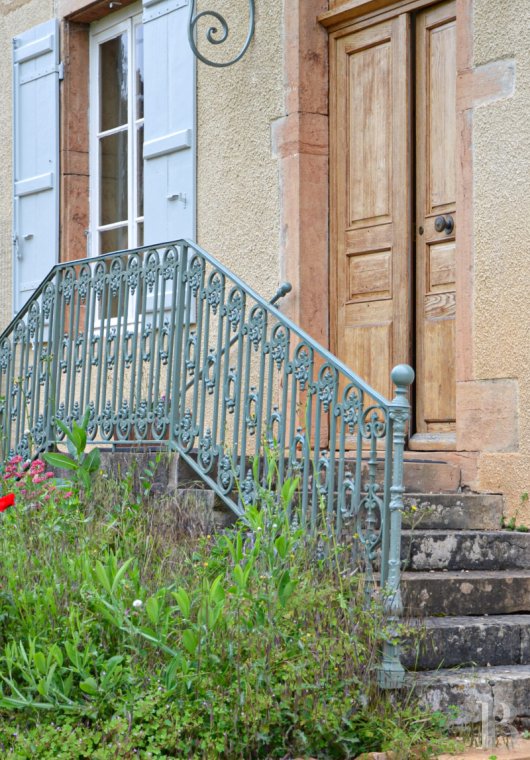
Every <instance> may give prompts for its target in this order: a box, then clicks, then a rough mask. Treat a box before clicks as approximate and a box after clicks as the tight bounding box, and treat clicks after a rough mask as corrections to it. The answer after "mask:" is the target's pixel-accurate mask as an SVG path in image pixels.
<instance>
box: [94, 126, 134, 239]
mask: <svg viewBox="0 0 530 760" xmlns="http://www.w3.org/2000/svg"><path fill="white" fill-rule="evenodd" d="M100 172H101V174H100V182H101V191H100V192H101V196H100V217H101V221H100V224H115V223H116V222H123V221H126V220H127V218H128V208H127V132H118V133H117V134H115V135H109V136H108V137H102V138H101V140H100Z"/></svg>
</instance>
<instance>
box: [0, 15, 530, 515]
mask: <svg viewBox="0 0 530 760" xmlns="http://www.w3.org/2000/svg"><path fill="white" fill-rule="evenodd" d="M402 4H403V6H404V7H405V8H406V9H410V10H414V9H415V8H417V7H421V6H422V5H424V4H425V3H423V2H421V1H420V0H407V2H403V3H402ZM215 5H216V3H215V0H212V2H210V3H209V6H210V7H212V8H213V7H215ZM231 5H232V4H231ZM238 5H239V4H238ZM391 5H392V3H391V2H390V0H329V2H328V0H300V1H299V2H295V0H292V1H291V0H286V1H285V2H282V0H268V2H266V3H261V2H257V3H256V6H257V7H256V14H257V16H256V35H255V38H254V41H253V42H252V45H251V47H250V49H249V51H248V53H247V55H246V56H245V58H244V59H243V60H242V61H241V62H240V63H239V64H237V65H235V66H233V67H231V68H228V69H220V70H216V69H210V68H208V67H205V66H203V65H202V64H198V80H197V81H198V91H197V109H198V111H197V113H198V118H197V124H198V145H197V159H198V167H197V231H198V234H197V237H198V242H199V243H200V244H201V245H203V246H204V247H205V248H206V250H208V251H210V252H211V253H213V254H214V255H215V256H217V257H218V258H220V259H221V260H222V261H223V263H225V264H226V265H227V266H229V267H230V268H231V269H232V270H234V271H235V272H236V273H237V274H238V275H240V276H243V277H244V279H245V280H246V281H247V282H248V283H249V284H250V285H251V286H252V287H254V288H255V289H257V290H258V291H259V292H260V293H262V294H264V295H265V296H270V295H271V294H272V293H273V292H274V291H275V289H276V287H277V285H278V283H279V281H280V280H282V279H289V280H290V281H291V282H292V283H293V291H292V293H291V295H290V296H289V297H288V298H287V299H286V300H285V309H286V310H287V311H288V313H289V314H290V316H292V317H293V319H295V321H297V322H298V323H299V324H300V325H301V326H302V327H303V328H305V329H306V330H308V331H309V332H310V333H312V334H313V335H314V336H315V337H316V338H318V339H319V340H320V341H321V342H323V343H324V344H325V345H327V344H328V341H329V296H328V255H329V254H328V217H329V214H328V207H327V204H328V185H329V183H328V63H327V31H326V29H325V27H324V26H323V25H322V24H319V23H318V22H317V17H318V16H319V15H322V14H325V13H326V12H328V13H329V12H332V11H340V13H341V14H342V15H341V17H340V18H341V19H342V21H341V23H346V22H347V19H348V17H349V16H350V15H351V14H357V15H358V14H359V13H360V12H361V11H363V12H366V13H381V14H382V13H384V12H385V11H386V10H387V9H388V7H389V6H391ZM108 6H109V3H100V2H98V3H95V2H90V3H88V2H87V1H86V0H5V1H4V2H3V3H2V6H1V8H0V41H1V42H2V45H1V50H2V51H3V52H2V53H1V56H2V59H1V63H2V69H1V70H2V71H3V72H4V77H3V80H4V81H3V86H2V88H1V93H2V94H1V96H0V97H1V98H2V102H1V104H2V113H3V114H4V118H3V119H2V123H1V125H0V160H1V163H2V167H3V174H2V182H1V183H0V225H1V227H0V229H1V233H0V282H2V298H1V299H0V327H3V326H5V325H6V324H7V322H8V321H9V319H10V316H11V292H10V282H11V257H12V248H11V226H12V225H11V214H12V199H11V194H12V190H11V186H12V176H11V166H12V158H11V150H12V145H11V112H12V109H11V100H12V90H11V75H10V72H11V38H12V37H13V35H15V34H17V33H20V32H21V31H23V30H25V29H27V28H29V27H31V26H33V25H35V24H37V23H40V22H43V21H46V20H47V19H49V18H51V17H53V16H54V15H55V16H56V17H58V18H59V19H61V20H64V19H65V18H68V17H69V16H71V15H72V14H73V13H75V12H78V11H79V10H80V9H83V8H85V7H90V8H92V7H94V9H96V10H95V11H94V12H96V11H97V13H99V14H100V15H101V13H102V12H108V11H109V8H108ZM337 18H338V17H337ZM339 21H340V19H339ZM230 22H231V24H233V25H234V26H233V34H234V35H235V36H236V37H239V36H240V35H241V34H243V36H244V26H245V24H246V3H241V8H240V9H238V10H237V12H234V13H233V15H232V16H231V18H230ZM529 23H530V7H529V6H528V3H527V1H526V0H496V1H495V2H491V0H457V28H458V52H457V55H458V72H459V74H458V84H457V112H458V119H459V122H458V125H459V130H458V132H459V155H458V173H459V175H458V176H459V209H460V210H459V215H460V216H459V220H458V225H459V226H458V230H459V234H458V237H457V247H458V249H457V250H458V253H457V261H458V265H457V270H458V271H457V303H458V309H457V443H456V450H455V451H454V452H450V453H444V457H445V459H447V460H449V461H451V462H453V463H455V464H458V465H459V466H461V467H462V472H463V476H462V483H463V485H467V486H469V487H471V488H474V489H478V490H489V491H495V492H504V493H505V494H506V495H507V496H508V505H509V511H510V513H512V514H513V513H514V511H515V510H516V509H517V508H518V506H519V502H520V498H521V494H522V493H523V492H525V491H527V490H529V489H530V474H529V473H530V350H529V340H528V335H530V308H529V307H528V295H527V289H528V287H529V286H530V256H529V255H528V252H527V248H528V245H529V243H528V240H529V239H530V215H529V214H528V210H527V209H528V198H529V197H530V171H529V166H528V164H529V162H530V153H529V150H528V145H529V143H530V119H529V118H528V108H529V106H528V104H529V102H530V52H529V46H528V40H527V30H528V27H529ZM70 32H71V33H72V34H75V27H73V26H72V27H71V29H70ZM63 42H64V39H63ZM71 50H77V52H78V54H79V55H81V56H82V54H83V51H82V48H80V47H79V46H78V47H77V48H76V47H75V45H74V46H73V47H72V48H71ZM67 65H68V62H67ZM67 71H68V69H67ZM67 81H68V80H67V78H65V82H63V85H62V88H63V96H64V98H63V108H64V107H65V105H64V104H69V105H68V108H69V109H70V110H69V111H68V113H70V114H72V113H74V112H77V113H81V114H82V113H83V111H84V110H86V105H87V103H86V97H87V96H86V94H85V95H84V96H83V94H82V91H83V88H82V87H81V86H77V85H76V86H75V87H71V88H70V90H69V91H68V88H67ZM83 97H84V98H85V99H84V100H83ZM68 113H63V138H62V139H63V150H64V149H65V147H66V148H67V149H68V150H69V151H70V153H69V155H68V156H67V155H65V154H63V172H64V173H65V175H64V176H63V185H62V195H63V197H62V207H63V219H62V229H61V235H62V240H63V248H62V250H63V255H64V251H65V250H67V249H68V250H74V251H77V253H78V255H79V250H82V248H81V247H80V246H81V244H82V235H83V233H84V228H85V226H86V218H85V217H86V202H87V191H88V170H87V167H86V165H85V164H86V156H85V157H84V156H83V150H82V149H80V150H77V149H76V146H75V141H76V139H78V138H79V134H80V130H79V129H78V128H77V127H76V124H72V123H71V122H72V118H71V117H70V121H69V120H68V119H69V117H68ZM76 118H77V117H76ZM69 141H70V142H69ZM85 142H86V141H85ZM74 160H75V161H76V162H77V163H74V164H72V161H74ZM66 175H68V177H69V179H66V178H65V177H66ZM68 204H70V210H71V209H72V208H73V206H74V205H75V204H80V208H81V210H80V211H79V213H76V214H72V213H69V217H68V218H69V219H70V221H68V219H65V218H64V209H65V208H67V206H68ZM83 204H84V205H83ZM83 208H84V211H83ZM83 214H84V215H85V216H83ZM73 217H75V222H74V221H72V218H73ZM75 224H76V225H77V228H75V227H74V226H73V225H75ZM527 233H529V234H527ZM69 236H70V237H71V238H72V240H70V237H69ZM75 241H77V243H76V242H75ZM76 246H77V247H76ZM72 257H73V256H72ZM354 369H355V368H354ZM431 454H432V452H429V455H431ZM418 456H419V455H418ZM518 519H519V520H520V521H526V522H528V521H529V520H530V507H528V502H526V506H523V507H522V508H521V509H520V510H519V515H518Z"/></svg>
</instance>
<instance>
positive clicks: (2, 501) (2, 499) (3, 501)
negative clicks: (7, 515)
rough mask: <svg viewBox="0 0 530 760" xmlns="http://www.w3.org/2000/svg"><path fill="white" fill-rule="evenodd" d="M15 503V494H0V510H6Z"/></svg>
mask: <svg viewBox="0 0 530 760" xmlns="http://www.w3.org/2000/svg"><path fill="white" fill-rule="evenodd" d="M14 503H15V494H14V493H8V494H6V495H5V496H0V512H5V511H6V509H7V508H8V507H12V506H13V504H14Z"/></svg>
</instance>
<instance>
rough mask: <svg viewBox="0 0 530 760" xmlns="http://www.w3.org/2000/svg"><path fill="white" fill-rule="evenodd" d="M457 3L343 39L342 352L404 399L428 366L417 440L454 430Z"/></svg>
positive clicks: (338, 303) (333, 97)
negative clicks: (396, 385) (401, 381)
mask: <svg viewBox="0 0 530 760" xmlns="http://www.w3.org/2000/svg"><path fill="white" fill-rule="evenodd" d="M455 90H456V18H455V2H454V0H452V1H451V2H443V3H439V4H436V5H431V6H429V7H427V8H425V9H423V10H420V11H419V12H416V13H414V14H410V13H401V14H398V15H396V16H395V17H393V18H390V19H388V20H385V21H381V22H380V23H377V24H374V25H372V26H365V27H364V28H360V29H359V28H357V29H356V28H352V29H351V30H341V31H340V32H336V33H335V34H334V36H332V43H331V58H330V115H331V164H330V174H331V209H332V216H331V267H330V271H331V287H330V295H331V310H332V336H333V348H334V350H335V352H336V353H337V354H338V356H339V357H340V358H341V359H343V361H345V363H346V364H348V366H350V367H351V368H352V369H354V371H355V372H357V374H359V375H360V376H361V377H363V378H364V379H365V380H367V381H368V382H369V383H370V384H371V385H372V386H373V387H374V388H375V389H376V390H378V391H380V392H381V393H383V394H384V395H385V396H387V397H391V395H392V389H391V383H390V371H391V369H392V367H393V366H394V365H396V364H399V363H402V362H406V363H410V364H412V365H413V366H414V368H415V370H416V383H415V387H414V415H413V423H412V431H411V432H412V435H411V439H410V445H411V447H413V448H418V449H439V448H442V449H444V448H451V447H452V446H453V445H454V429H455V308H456V299H455V238H456V230H457V225H456V221H457V219H456V212H457V209H456V182H455V174H456V98H455Z"/></svg>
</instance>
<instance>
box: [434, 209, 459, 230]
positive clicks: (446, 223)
mask: <svg viewBox="0 0 530 760" xmlns="http://www.w3.org/2000/svg"><path fill="white" fill-rule="evenodd" d="M454 228H455V220H454V219H453V217H452V216H451V214H447V216H437V217H436V219H435V220H434V229H435V230H436V232H445V234H446V235H450V234H451V232H452V231H453V230H454Z"/></svg>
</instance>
